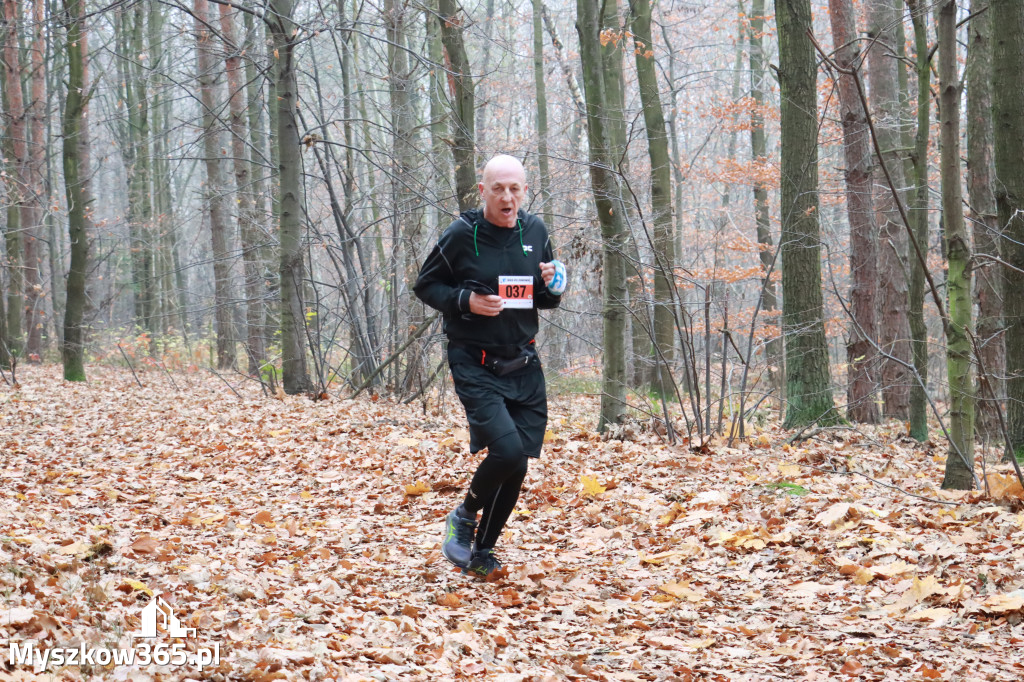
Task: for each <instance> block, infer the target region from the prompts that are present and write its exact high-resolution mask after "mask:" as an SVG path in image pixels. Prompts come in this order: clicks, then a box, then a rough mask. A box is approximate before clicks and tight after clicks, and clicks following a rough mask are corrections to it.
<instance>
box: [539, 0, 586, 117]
mask: <svg viewBox="0 0 1024 682" xmlns="http://www.w3.org/2000/svg"><path fill="white" fill-rule="evenodd" d="M540 13H541V18H542V19H544V26H545V28H547V31H548V35H549V36H550V37H551V46H552V47H553V48H554V49H555V59H557V60H558V64H559V66H561V67H562V73H563V74H564V75H565V84H566V86H567V87H568V88H569V94H570V95H571V96H572V101H573V103H574V104H575V105H576V112H577V113H578V114H579V117H580V120H582V121H586V120H587V103H586V102H585V101H584V99H583V92H582V91H581V90H580V84H579V81H577V80H576V70H575V69H573V68H572V65H571V64H570V63H569V60H568V59H567V58H566V56H565V47H564V46H563V45H562V39H561V38H560V37H559V35H558V28H557V27H556V26H555V22H553V21H552V20H551V15H550V14H549V13H548V8H547V5H545V4H544V2H543V0H542V1H541V5H540Z"/></svg>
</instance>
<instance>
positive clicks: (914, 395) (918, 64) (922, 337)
mask: <svg viewBox="0 0 1024 682" xmlns="http://www.w3.org/2000/svg"><path fill="white" fill-rule="evenodd" d="M907 4H908V6H909V7H910V15H911V19H912V21H913V23H914V52H915V64H914V68H915V71H916V73H917V131H916V132H915V134H914V151H913V152H912V153H911V161H912V162H913V167H914V178H913V192H912V193H911V200H910V202H909V203H910V211H909V215H910V221H911V227H912V228H913V231H914V241H916V242H917V244H918V245H919V246H920V248H921V249H922V250H924V251H925V252H927V249H928V204H929V199H928V192H929V188H928V141H929V138H930V136H931V128H930V126H931V67H930V62H931V59H930V58H929V54H930V53H929V50H928V31H927V24H928V22H927V15H928V10H927V7H926V6H922V5H921V3H920V2H919V0H907ZM909 260H910V263H909V266H908V267H909V270H910V291H909V295H910V298H909V301H908V303H909V310H908V314H907V317H908V320H909V324H910V338H911V347H912V354H913V358H914V370H915V372H916V373H917V376H918V379H917V380H914V381H913V382H911V387H910V437H911V438H914V439H915V440H917V441H919V442H922V443H923V442H924V441H926V440H928V395H927V381H928V329H927V327H926V326H925V322H924V288H925V287H924V285H925V269H924V268H925V265H924V264H923V263H921V261H920V260H919V259H918V258H917V255H916V254H915V255H914V257H913V258H910V259H909Z"/></svg>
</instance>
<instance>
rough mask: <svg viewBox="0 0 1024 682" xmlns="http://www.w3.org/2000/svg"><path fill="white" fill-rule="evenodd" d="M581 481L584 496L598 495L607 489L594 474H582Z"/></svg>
mask: <svg viewBox="0 0 1024 682" xmlns="http://www.w3.org/2000/svg"><path fill="white" fill-rule="evenodd" d="M580 483H582V484H583V496H584V497H597V496H598V495H600V494H601V493H603V492H605V491H606V488H605V487H604V486H603V485H601V484H600V483H599V482H598V480H597V479H596V478H594V477H593V476H580Z"/></svg>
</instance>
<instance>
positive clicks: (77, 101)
mask: <svg viewBox="0 0 1024 682" xmlns="http://www.w3.org/2000/svg"><path fill="white" fill-rule="evenodd" d="M64 12H65V16H64V22H65V26H66V30H67V42H66V48H65V50H66V55H67V60H68V80H67V84H68V88H67V96H66V98H65V101H64V114H63V118H62V122H61V133H62V136H61V140H62V143H63V158H64V196H65V198H66V200H67V205H68V236H69V237H70V243H71V267H70V269H69V270H68V281H67V303H66V305H65V308H64V346H63V348H62V349H61V354H62V356H63V361H64V378H65V379H67V380H68V381H85V333H84V329H83V328H82V319H83V316H84V313H85V307H86V300H87V299H86V290H85V285H86V273H87V272H88V269H89V232H90V231H91V227H92V225H91V222H92V221H91V220H90V217H89V210H88V205H89V203H90V202H91V201H92V196H91V189H90V186H89V178H90V172H89V121H88V116H87V109H86V107H87V104H88V103H87V101H86V99H85V90H86V87H87V85H88V78H87V75H86V74H87V69H86V65H87V54H88V52H87V50H86V34H85V31H84V29H83V25H82V24H83V20H82V16H83V15H84V13H85V0H64Z"/></svg>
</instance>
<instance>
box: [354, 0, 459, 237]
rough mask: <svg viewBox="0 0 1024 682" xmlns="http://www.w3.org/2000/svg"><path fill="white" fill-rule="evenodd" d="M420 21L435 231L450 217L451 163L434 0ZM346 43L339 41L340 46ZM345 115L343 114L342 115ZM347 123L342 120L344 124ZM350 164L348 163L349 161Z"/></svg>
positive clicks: (441, 49)
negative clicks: (425, 57) (424, 48)
mask: <svg viewBox="0 0 1024 682" xmlns="http://www.w3.org/2000/svg"><path fill="white" fill-rule="evenodd" d="M423 18H424V23H425V24H426V29H427V53H428V55H429V57H430V77H429V79H428V85H429V91H430V149H431V153H432V154H433V159H431V172H432V174H433V183H434V184H433V189H434V201H435V202H436V203H435V207H434V208H435V216H436V218H435V220H436V228H437V230H438V231H440V230H443V229H444V228H445V227H447V225H448V223H449V222H450V221H451V218H452V208H453V207H452V202H451V201H449V197H450V196H451V194H450V189H451V186H452V184H451V183H452V178H453V176H452V163H451V152H450V151H449V150H448V139H449V138H450V135H449V133H448V120H449V118H450V116H449V115H448V113H447V111H446V107H445V104H444V103H445V100H447V99H448V97H447V95H445V88H446V87H447V84H448V78H447V75H448V68H447V67H446V66H445V61H444V44H443V43H442V42H441V22H440V20H439V19H438V11H437V0H431V1H430V3H429V5H428V6H427V7H425V8H424V10H423ZM345 48H347V43H345V44H343V49H345ZM344 54H345V58H346V59H348V54H349V52H348V51H347V50H346V51H345V53H344ZM348 68H349V67H348V66H347V65H345V66H343V67H342V83H343V91H344V95H345V102H346V105H347V106H351V104H349V100H350V98H351V90H350V88H349V85H348V79H347V76H348V70H347V69H348ZM347 118H348V117H347V116H346V119H347ZM348 125H349V124H348V123H347V122H346V126H348ZM346 134H347V135H348V136H350V137H351V129H350V128H348V127H347V128H346ZM349 166H350V167H351V166H352V164H351V163H350V164H349Z"/></svg>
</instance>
